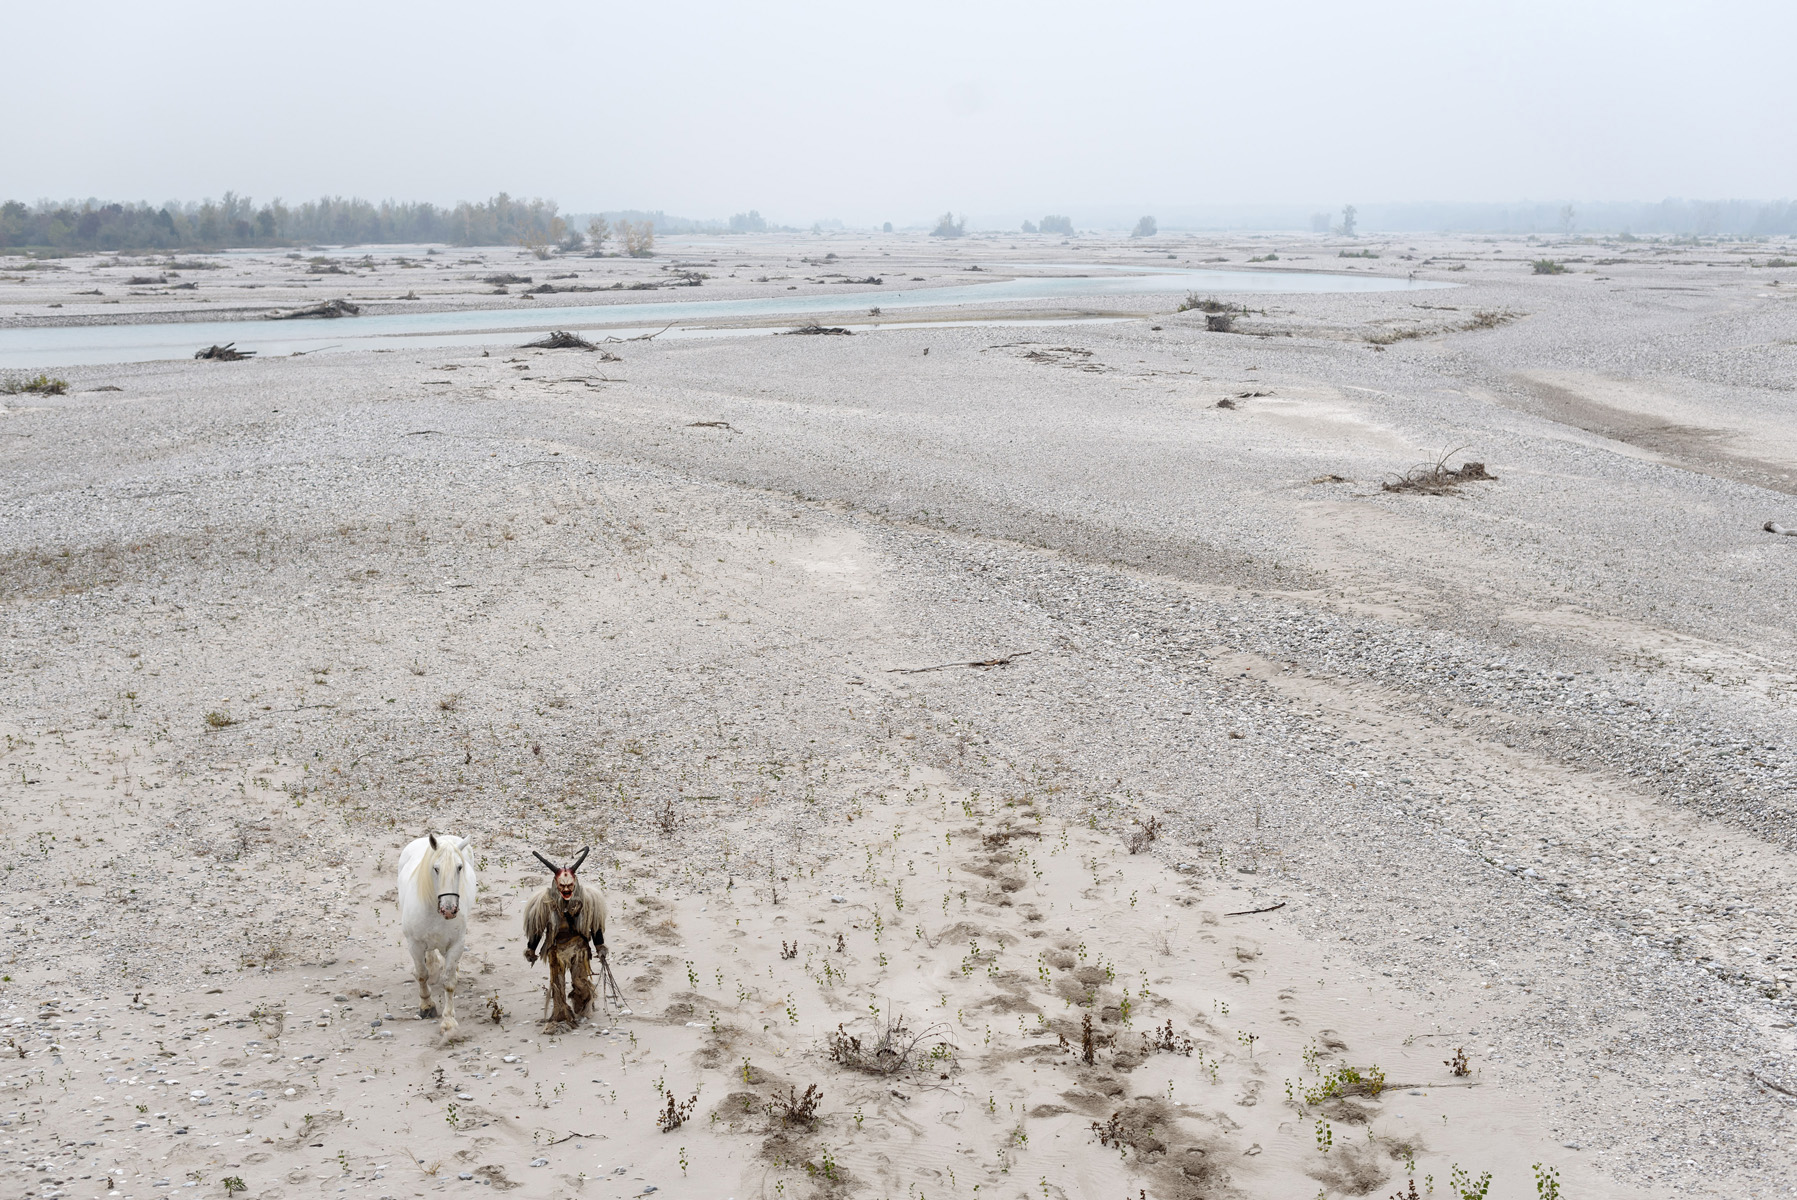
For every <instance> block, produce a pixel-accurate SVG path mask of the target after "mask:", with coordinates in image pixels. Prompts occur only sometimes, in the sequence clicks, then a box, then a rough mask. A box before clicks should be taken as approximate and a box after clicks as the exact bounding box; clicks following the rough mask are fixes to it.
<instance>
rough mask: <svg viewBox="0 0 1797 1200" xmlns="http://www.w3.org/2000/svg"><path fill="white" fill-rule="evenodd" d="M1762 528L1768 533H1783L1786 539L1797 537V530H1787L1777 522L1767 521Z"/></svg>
mask: <svg viewBox="0 0 1797 1200" xmlns="http://www.w3.org/2000/svg"><path fill="white" fill-rule="evenodd" d="M1761 528H1762V529H1764V530H1765V531H1766V532H1767V533H1782V534H1784V535H1785V536H1786V537H1797V529H1786V528H1785V527H1784V526H1783V525H1780V524H1779V523H1778V522H1777V521H1767V522H1766V523H1765V524H1764V525H1763V526H1761Z"/></svg>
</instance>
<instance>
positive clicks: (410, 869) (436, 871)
mask: <svg viewBox="0 0 1797 1200" xmlns="http://www.w3.org/2000/svg"><path fill="white" fill-rule="evenodd" d="M478 884H479V881H478V880H477V879H476V878H475V874H474V852H473V843H472V842H470V841H469V840H468V839H467V838H465V837H455V836H453V835H450V834H445V835H444V836H443V837H438V836H437V835H436V834H434V833H431V834H426V835H425V836H424V837H421V838H419V839H418V840H417V841H415V842H413V843H411V844H410V845H408V846H407V847H406V848H405V849H404V850H402V851H401V852H400V855H399V927H400V931H401V932H402V933H404V934H405V938H406V949H408V950H410V951H411V952H412V965H413V974H415V975H416V976H417V977H418V1015H419V1016H420V1017H434V1016H436V1015H437V1013H438V1008H439V1006H438V1005H437V1004H436V1003H434V1002H433V1000H432V998H431V973H430V956H431V954H432V953H433V952H434V953H436V954H437V955H439V956H441V961H442V967H441V969H440V971H439V973H438V977H437V983H438V988H439V990H440V991H441V992H442V995H443V1003H442V1005H441V1009H442V1015H443V1023H442V1025H441V1026H440V1028H441V1029H442V1031H443V1032H444V1033H445V1034H450V1033H454V1032H455V1028H456V1021H455V969H456V963H458V962H459V961H461V957H462V947H463V943H464V942H465V941H466V940H467V937H468V910H469V909H471V908H473V907H474V899H475V891H476V888H477V887H478Z"/></svg>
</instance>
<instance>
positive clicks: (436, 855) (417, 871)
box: [412, 834, 474, 908]
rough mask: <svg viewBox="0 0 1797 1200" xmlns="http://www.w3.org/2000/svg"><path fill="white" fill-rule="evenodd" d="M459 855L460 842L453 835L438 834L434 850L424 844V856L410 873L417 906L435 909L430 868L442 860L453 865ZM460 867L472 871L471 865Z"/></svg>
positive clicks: (435, 898)
mask: <svg viewBox="0 0 1797 1200" xmlns="http://www.w3.org/2000/svg"><path fill="white" fill-rule="evenodd" d="M461 854H462V847H461V840H460V839H459V838H457V837H455V836H454V835H453V834H439V835H438V836H437V848H436V849H435V850H432V849H431V847H430V843H429V842H428V841H427V842H426V843H425V845H424V854H423V855H422V856H421V857H420V858H419V859H418V865H417V866H416V868H414V869H413V871H412V892H413V895H415V896H416V897H417V898H418V903H419V904H422V905H423V906H424V907H425V908H435V907H437V891H436V889H435V888H433V887H432V886H431V867H432V866H433V865H435V864H437V863H439V862H441V861H442V860H444V859H448V860H449V862H450V863H453V862H454V860H456V859H458V858H460V857H461ZM445 865H448V864H447V863H446V864H445ZM462 865H463V866H464V867H466V868H467V869H468V870H469V871H470V872H471V873H472V871H473V870H474V865H473V864H472V863H466V862H464V863H463V864H462Z"/></svg>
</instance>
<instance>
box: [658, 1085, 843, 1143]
mask: <svg viewBox="0 0 1797 1200" xmlns="http://www.w3.org/2000/svg"><path fill="white" fill-rule="evenodd" d="M807 1095H809V1093H807ZM698 1106H699V1093H697V1092H694V1093H693V1094H692V1096H691V1097H690V1098H689V1099H687V1100H685V1101H682V1102H676V1101H675V1099H674V1092H673V1090H672V1089H669V1091H668V1106H667V1108H665V1109H663V1110H662V1111H661V1112H660V1113H658V1114H656V1117H655V1123H656V1124H657V1125H659V1126H661V1131H662V1132H663V1133H673V1132H674V1131H675V1130H676V1129H679V1128H680V1127H681V1126H682V1125H684V1124H686V1122H687V1118H689V1117H691V1116H692V1115H693V1109H695V1108H697V1107H698Z"/></svg>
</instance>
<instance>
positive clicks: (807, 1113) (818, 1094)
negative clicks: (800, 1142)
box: [767, 1083, 824, 1129]
mask: <svg viewBox="0 0 1797 1200" xmlns="http://www.w3.org/2000/svg"><path fill="white" fill-rule="evenodd" d="M786 1091H787V1094H786V1095H784V1096H782V1095H780V1094H779V1093H777V1092H776V1093H775V1094H774V1098H773V1099H772V1100H770V1101H768V1103H767V1115H768V1116H769V1117H771V1118H773V1119H774V1120H776V1121H778V1122H780V1124H781V1126H782V1127H783V1128H790V1127H792V1126H794V1125H803V1126H805V1127H806V1128H807V1129H809V1128H810V1127H811V1126H813V1125H815V1124H817V1106H818V1105H819V1104H820V1103H821V1102H822V1101H823V1098H824V1093H823V1091H822V1089H820V1088H819V1087H818V1086H817V1084H815V1083H814V1084H811V1085H810V1086H808V1087H807V1088H806V1089H805V1094H804V1095H802V1096H801V1095H800V1094H799V1089H798V1088H797V1087H796V1086H794V1087H789V1088H787V1089H786Z"/></svg>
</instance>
